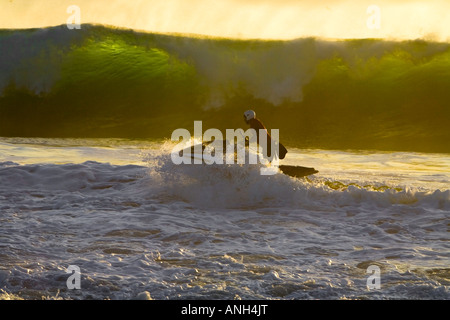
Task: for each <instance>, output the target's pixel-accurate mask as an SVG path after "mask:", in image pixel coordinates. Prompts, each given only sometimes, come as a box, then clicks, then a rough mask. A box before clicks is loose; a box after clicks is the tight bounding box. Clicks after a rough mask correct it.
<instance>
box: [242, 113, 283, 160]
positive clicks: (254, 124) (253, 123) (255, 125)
mask: <svg viewBox="0 0 450 320" xmlns="http://www.w3.org/2000/svg"><path fill="white" fill-rule="evenodd" d="M247 123H248V124H249V125H250V128H252V129H255V130H256V136H257V138H258V140H257V141H258V144H259V130H260V129H263V130H266V134H267V144H266V146H267V150H263V152H264V155H267V157H268V158H269V160H270V161H272V159H273V157H274V154H272V152H271V150H272V137H271V136H270V134H269V132H268V131H267V129H266V127H265V126H264V125H263V124H262V122H261V121H260V120H259V119H256V118H253V119H250V120H249V121H248V122H247ZM278 145H279V153H278V158H279V159H284V158H285V157H286V153H287V149H286V148H285V147H284V146H283V145H282V144H281V142H278Z"/></svg>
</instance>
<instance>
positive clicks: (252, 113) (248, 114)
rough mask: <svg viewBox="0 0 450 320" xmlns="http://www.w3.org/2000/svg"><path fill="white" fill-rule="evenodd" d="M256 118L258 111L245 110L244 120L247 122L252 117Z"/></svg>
mask: <svg viewBox="0 0 450 320" xmlns="http://www.w3.org/2000/svg"><path fill="white" fill-rule="evenodd" d="M255 118H256V112H255V111H253V110H247V111H245V112H244V120H245V122H246V123H248V122H249V121H250V120H251V119H255Z"/></svg>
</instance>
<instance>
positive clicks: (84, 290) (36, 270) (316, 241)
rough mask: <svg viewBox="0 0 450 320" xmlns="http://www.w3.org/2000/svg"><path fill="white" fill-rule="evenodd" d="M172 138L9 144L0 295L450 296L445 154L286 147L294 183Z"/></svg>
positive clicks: (448, 160)
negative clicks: (181, 151) (74, 269)
mask: <svg viewBox="0 0 450 320" xmlns="http://www.w3.org/2000/svg"><path fill="white" fill-rule="evenodd" d="M173 145H174V144H173V143H172V142H170V141H164V140H129V139H87V138H83V139H82V138H80V139H69V138H66V139H63V138H59V139H57V138H1V139H0V290H1V291H0V297H1V298H3V299H8V298H23V299H42V298H45V299H61V298H62V299H135V298H142V297H144V298H145V297H149V295H148V293H149V294H150V296H151V297H152V298H153V299H448V298H450V294H449V285H450V269H449V265H450V250H449V248H450V246H449V236H448V235H449V226H450V190H449V180H450V156H449V154H445V153H420V152H381V151H370V150H359V151H358V150H353V151H352V150H324V149H297V148H293V147H290V146H289V145H288V149H289V153H288V156H287V157H286V159H285V160H283V161H282V163H283V164H293V165H301V166H308V167H315V168H316V169H317V170H319V173H317V174H315V175H313V176H309V177H308V178H302V179H295V178H291V177H288V176H285V175H283V174H281V173H278V174H275V175H273V176H262V175H260V172H259V167H258V166H257V165H179V166H177V165H174V164H173V163H172V161H171V159H170V151H171V148H172V147H173ZM74 265H75V266H78V267H79V269H80V279H81V281H80V289H72V290H71V289H69V288H68V286H67V281H68V278H69V276H71V274H70V273H66V271H67V268H68V267H69V266H74ZM371 266H376V267H378V268H379V274H378V276H379V278H378V279H379V282H378V283H379V285H380V286H379V287H375V288H374V287H371V286H370V283H372V282H370V283H369V286H368V279H369V277H370V276H373V275H374V274H372V273H368V269H369V267H371ZM373 283H375V282H373Z"/></svg>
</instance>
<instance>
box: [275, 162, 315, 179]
mask: <svg viewBox="0 0 450 320" xmlns="http://www.w3.org/2000/svg"><path fill="white" fill-rule="evenodd" d="M278 168H279V169H280V171H281V172H283V173H284V174H285V175H288V176H290V177H294V178H303V177H306V176H309V175H312V174H315V173H318V172H319V171H317V170H316V169H314V168H308V167H301V166H288V165H280V166H279V167H278Z"/></svg>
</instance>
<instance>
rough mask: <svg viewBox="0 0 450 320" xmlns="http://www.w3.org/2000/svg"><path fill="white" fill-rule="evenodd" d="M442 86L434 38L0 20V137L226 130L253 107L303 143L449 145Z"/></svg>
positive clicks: (157, 135) (441, 45)
mask: <svg viewBox="0 0 450 320" xmlns="http://www.w3.org/2000/svg"><path fill="white" fill-rule="evenodd" d="M449 87H450V45H449V43H445V42H433V41H426V40H410V41H390V40H383V39H357V40H352V39H349V40H332V39H331V40H330V39H328V40H327V39H316V38H302V39H295V40H289V41H268V40H236V39H223V38H213V37H198V36H197V37H196V36H187V35H173V34H172V35H165V34H154V33H144V32H138V31H135V30H126V29H118V28H114V27H105V26H100V25H82V27H81V29H80V30H69V29H67V26H66V25H62V26H58V27H51V28H39V29H29V30H10V29H8V30H0V136H2V137H4V136H7V137H48V138H54V137H68V138H73V137H91V138H111V137H113V138H141V139H147V138H154V139H164V138H169V137H170V135H171V133H172V131H173V130H175V129H176V128H187V129H189V130H190V131H192V127H193V123H194V121H196V120H202V121H203V124H204V127H205V128H218V129H220V130H222V131H223V132H225V129H227V128H236V127H237V126H240V125H243V122H242V113H243V112H244V111H245V110H248V109H249V108H253V109H255V110H256V111H257V116H258V117H259V118H260V119H261V120H262V121H263V122H264V124H265V125H266V126H267V127H268V128H278V129H280V132H281V139H282V141H283V143H285V144H289V145H291V146H295V147H298V148H302V149H305V148H306V149H309V148H319V149H326V150H329V149H332V150H336V149H337V150H346V149H357V150H367V149H375V150H389V151H399V150H400V151H418V152H433V153H436V152H443V153H449V152H450V144H449V143H448V141H449V140H450V131H449V129H448V128H449V127H450V108H449V100H450V95H449V90H448V88H449ZM269 120H270V121H269Z"/></svg>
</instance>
